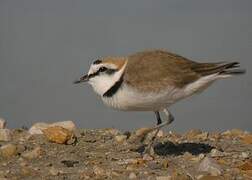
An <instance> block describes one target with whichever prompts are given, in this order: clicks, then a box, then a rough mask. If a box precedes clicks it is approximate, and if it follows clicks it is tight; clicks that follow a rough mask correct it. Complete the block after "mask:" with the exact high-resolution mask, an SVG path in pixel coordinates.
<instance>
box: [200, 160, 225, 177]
mask: <svg viewBox="0 0 252 180" xmlns="http://www.w3.org/2000/svg"><path fill="white" fill-rule="evenodd" d="M198 171H202V172H208V173H210V174H211V175H213V176H218V175H221V173H222V169H221V167H220V166H219V165H218V164H217V163H216V162H215V161H214V159H212V158H208V157H205V158H204V159H203V160H202V161H201V163H200V164H199V167H198Z"/></svg>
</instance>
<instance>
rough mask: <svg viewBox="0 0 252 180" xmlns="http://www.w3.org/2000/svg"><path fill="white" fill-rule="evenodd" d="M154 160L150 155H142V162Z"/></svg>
mask: <svg viewBox="0 0 252 180" xmlns="http://www.w3.org/2000/svg"><path fill="white" fill-rule="evenodd" d="M153 159H154V158H153V157H152V156H151V155H149V154H147V153H146V154H144V155H143V160H144V161H152V160H153Z"/></svg>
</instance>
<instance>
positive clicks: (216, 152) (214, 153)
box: [210, 149, 224, 157]
mask: <svg viewBox="0 0 252 180" xmlns="http://www.w3.org/2000/svg"><path fill="white" fill-rule="evenodd" d="M210 155H211V157H223V156H224V154H223V153H222V152H221V151H219V150H218V149H212V150H211V152H210Z"/></svg>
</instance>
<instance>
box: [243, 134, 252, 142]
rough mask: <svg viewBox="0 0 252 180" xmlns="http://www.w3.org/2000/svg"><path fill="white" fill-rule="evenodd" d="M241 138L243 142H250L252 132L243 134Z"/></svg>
mask: <svg viewBox="0 0 252 180" xmlns="http://www.w3.org/2000/svg"><path fill="white" fill-rule="evenodd" d="M241 139H242V142H243V143H244V144H252V134H245V135H244V136H242V137H241Z"/></svg>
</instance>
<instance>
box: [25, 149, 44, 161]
mask: <svg viewBox="0 0 252 180" xmlns="http://www.w3.org/2000/svg"><path fill="white" fill-rule="evenodd" d="M43 153H44V150H43V149H42V148H41V147H36V148H34V149H33V150H31V151H28V152H24V153H23V154H22V157H24V158H26V159H35V158H38V157H40V156H41V155H42V154H43Z"/></svg>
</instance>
